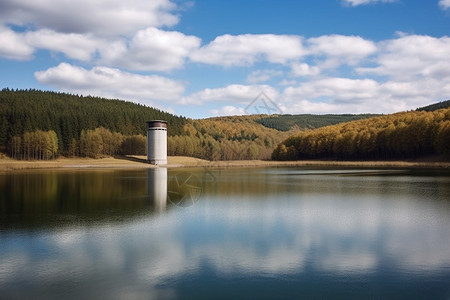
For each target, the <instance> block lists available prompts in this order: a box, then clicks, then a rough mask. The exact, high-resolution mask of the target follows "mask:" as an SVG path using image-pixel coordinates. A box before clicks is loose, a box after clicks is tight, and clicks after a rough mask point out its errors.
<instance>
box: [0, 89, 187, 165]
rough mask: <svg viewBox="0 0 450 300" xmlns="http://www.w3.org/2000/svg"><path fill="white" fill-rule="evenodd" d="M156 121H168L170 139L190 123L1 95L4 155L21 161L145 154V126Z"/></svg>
mask: <svg viewBox="0 0 450 300" xmlns="http://www.w3.org/2000/svg"><path fill="white" fill-rule="evenodd" d="M153 119H163V120H166V121H167V122H168V124H169V128H170V129H169V130H168V134H169V135H178V134H181V133H182V131H183V127H184V124H186V123H187V119H186V118H183V117H178V116H175V115H172V114H169V113H167V112H163V111H160V110H157V109H154V108H151V107H147V106H144V105H140V104H136V103H132V102H127V101H121V100H108V99H104V98H98V97H89V96H88V97H83V96H78V95H69V94H65V93H55V92H44V91H39V90H10V89H3V90H2V91H0V152H4V153H5V152H6V153H8V154H9V155H10V156H12V157H14V158H22V159H50V158H53V157H55V156H56V155H58V154H61V155H66V156H75V155H79V156H91V157H96V156H98V155H111V154H117V153H120V152H122V153H126V154H145V148H144V149H143V150H142V147H145V143H143V142H142V141H143V139H145V134H146V131H145V130H146V129H145V126H146V123H145V122H146V121H148V120H153ZM55 143H56V144H55ZM135 144H138V145H139V147H138V148H135V147H134V145H135ZM130 151H131V153H128V152H130Z"/></svg>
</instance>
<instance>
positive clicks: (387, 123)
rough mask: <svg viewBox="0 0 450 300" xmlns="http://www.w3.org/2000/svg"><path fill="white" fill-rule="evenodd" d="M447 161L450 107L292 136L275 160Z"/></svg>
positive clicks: (368, 120)
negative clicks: (435, 157) (433, 158)
mask: <svg viewBox="0 0 450 300" xmlns="http://www.w3.org/2000/svg"><path fill="white" fill-rule="evenodd" d="M431 155H440V156H444V157H447V158H450V108H444V109H439V110H435V111H410V112H402V113H396V114H391V115H386V116H380V117H374V118H370V119H366V120H359V121H352V122H348V123H342V124H337V125H333V126H327V127H322V128H319V129H315V130H310V131H305V132H302V133H300V134H296V135H294V136H292V137H289V138H288V139H286V140H284V141H283V142H282V143H280V144H279V145H278V146H277V147H276V149H275V150H274V151H273V153H272V158H273V159H275V160H298V159H369V160H375V159H410V158H411V159H413V158H421V157H426V156H431Z"/></svg>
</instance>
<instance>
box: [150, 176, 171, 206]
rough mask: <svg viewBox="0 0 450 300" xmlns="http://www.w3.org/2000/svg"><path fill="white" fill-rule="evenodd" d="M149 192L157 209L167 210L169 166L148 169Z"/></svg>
mask: <svg viewBox="0 0 450 300" xmlns="http://www.w3.org/2000/svg"><path fill="white" fill-rule="evenodd" d="M147 194H148V196H149V198H150V199H151V201H153V204H154V206H155V210H156V211H161V212H162V211H165V210H166V206H167V168H154V169H148V179H147Z"/></svg>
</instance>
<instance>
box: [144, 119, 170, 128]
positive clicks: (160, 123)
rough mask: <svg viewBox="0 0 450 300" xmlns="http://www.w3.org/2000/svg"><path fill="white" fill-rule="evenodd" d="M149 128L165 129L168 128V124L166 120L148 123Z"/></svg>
mask: <svg viewBox="0 0 450 300" xmlns="http://www.w3.org/2000/svg"><path fill="white" fill-rule="evenodd" d="M147 127H164V128H167V122H166V121H164V120H151V121H147Z"/></svg>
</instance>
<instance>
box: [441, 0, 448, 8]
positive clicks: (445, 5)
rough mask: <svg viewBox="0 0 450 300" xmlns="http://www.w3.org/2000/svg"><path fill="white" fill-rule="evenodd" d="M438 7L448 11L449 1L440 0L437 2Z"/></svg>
mask: <svg viewBox="0 0 450 300" xmlns="http://www.w3.org/2000/svg"><path fill="white" fill-rule="evenodd" d="M439 6H440V7H441V8H442V9H448V8H450V0H440V1H439Z"/></svg>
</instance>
